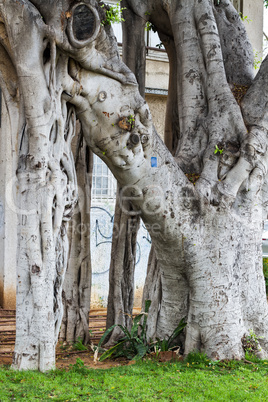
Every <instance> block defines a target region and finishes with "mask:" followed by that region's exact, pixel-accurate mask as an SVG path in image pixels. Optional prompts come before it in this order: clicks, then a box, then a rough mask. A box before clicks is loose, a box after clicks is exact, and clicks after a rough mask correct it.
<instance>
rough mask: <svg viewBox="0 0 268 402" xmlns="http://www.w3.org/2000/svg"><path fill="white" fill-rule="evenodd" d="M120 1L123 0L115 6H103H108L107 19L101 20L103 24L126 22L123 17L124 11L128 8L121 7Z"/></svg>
mask: <svg viewBox="0 0 268 402" xmlns="http://www.w3.org/2000/svg"><path fill="white" fill-rule="evenodd" d="M120 2H121V0H120V1H119V2H118V3H116V5H114V6H111V5H109V6H108V7H107V6H105V5H104V4H103V5H102V6H101V7H102V8H104V7H107V10H106V17H105V20H103V21H101V25H102V26H104V25H111V24H119V23H120V22H125V20H124V18H123V17H122V11H123V10H125V9H126V8H125V7H123V8H120Z"/></svg>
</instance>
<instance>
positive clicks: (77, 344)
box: [73, 338, 87, 350]
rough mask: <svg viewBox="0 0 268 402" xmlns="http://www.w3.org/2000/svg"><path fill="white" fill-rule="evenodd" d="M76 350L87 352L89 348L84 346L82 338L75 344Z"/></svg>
mask: <svg viewBox="0 0 268 402" xmlns="http://www.w3.org/2000/svg"><path fill="white" fill-rule="evenodd" d="M73 349H74V350H87V346H86V345H84V344H83V341H82V339H81V338H78V339H77V341H76V342H75V343H74V344H73Z"/></svg>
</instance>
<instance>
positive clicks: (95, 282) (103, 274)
mask: <svg viewBox="0 0 268 402" xmlns="http://www.w3.org/2000/svg"><path fill="white" fill-rule="evenodd" d="M113 225H114V205H112V204H110V203H108V202H107V203H106V204H103V205H93V206H92V207H91V235H90V246H91V261H92V298H93V299H94V302H95V303H96V304H97V305H99V306H103V307H105V306H106V305H107V298H108V289H109V268H110V255H111V247H112V236H113ZM150 249H151V238H150V235H149V233H148V231H147V230H146V228H145V226H144V225H143V224H142V225H141V226H140V229H139V232H138V238H137V251H136V253H137V254H136V266H135V289H136V290H138V289H142V288H143V285H144V281H145V276H146V271H147V261H148V256H149V252H150ZM93 304H94V303H93Z"/></svg>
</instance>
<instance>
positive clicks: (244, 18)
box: [239, 13, 252, 23]
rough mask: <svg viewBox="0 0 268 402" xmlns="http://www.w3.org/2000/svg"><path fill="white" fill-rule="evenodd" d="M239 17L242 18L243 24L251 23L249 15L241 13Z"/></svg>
mask: <svg viewBox="0 0 268 402" xmlns="http://www.w3.org/2000/svg"><path fill="white" fill-rule="evenodd" d="M239 16H240V18H241V20H242V21H243V22H248V23H249V22H251V21H252V20H250V19H249V18H248V16H247V15H243V14H242V13H239Z"/></svg>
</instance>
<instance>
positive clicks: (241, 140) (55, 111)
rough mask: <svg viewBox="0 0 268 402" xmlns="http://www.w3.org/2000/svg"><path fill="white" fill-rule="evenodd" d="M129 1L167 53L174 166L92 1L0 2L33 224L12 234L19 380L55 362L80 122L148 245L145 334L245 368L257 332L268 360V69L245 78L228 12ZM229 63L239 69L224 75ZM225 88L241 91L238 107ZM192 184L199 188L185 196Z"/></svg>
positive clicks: (206, 1) (245, 49) (23, 222)
mask: <svg viewBox="0 0 268 402" xmlns="http://www.w3.org/2000/svg"><path fill="white" fill-rule="evenodd" d="M129 4H130V6H131V7H132V10H133V11H134V12H135V13H136V14H137V15H139V13H143V15H144V13H145V12H147V13H146V15H149V14H148V12H149V13H150V20H151V21H152V22H153V23H154V25H155V26H160V25H161V26H162V30H163V34H165V35H168V36H170V37H171V38H172V41H173V44H172V47H171V49H170V51H169V52H170V53H172V54H173V58H172V60H174V63H175V65H176V70H174V71H177V85H176V90H177V110H176V111H175V116H178V119H177V125H174V126H172V129H171V130H170V131H171V132H175V135H176V139H177V140H176V141H173V139H172V141H171V139H170V138H169V144H175V143H176V144H177V145H176V150H175V156H173V155H172V154H171V153H170V151H169V150H168V149H167V147H166V146H165V145H164V144H163V142H162V140H161V139H160V138H159V137H158V135H157V133H156V132H155V129H154V126H153V123H152V120H151V115H150V111H149V109H148V106H147V104H146V103H145V101H144V99H143V98H142V97H141V95H140V93H139V90H138V84H137V81H136V79H135V76H134V74H133V73H132V72H131V71H130V70H129V69H128V68H127V66H126V65H125V64H124V63H123V62H122V61H121V60H120V57H119V54H118V52H117V47H116V41H115V38H114V36H113V33H112V30H111V27H110V26H109V25H107V24H103V25H101V21H103V20H104V19H105V9H103V8H102V7H100V5H99V2H97V1H95V0H87V1H84V2H83V3H72V4H69V2H67V1H63V0H62V1H61V4H60V7H59V4H58V3H55V2H53V4H51V3H50V2H48V1H38V0H35V1H32V2H29V1H26V0H25V1H23V0H17V1H15V0H14V1H13V0H11V1H10V2H9V3H8V4H7V3H6V2H4V1H0V12H1V16H2V20H3V24H4V26H5V30H6V34H5V35H2V38H3V40H2V42H3V41H4V38H7V40H8V46H5V49H6V51H7V53H8V54H9V57H10V60H11V62H12V63H13V65H14V66H15V70H16V75H17V79H18V81H19V91H20V94H21V99H22V100H21V102H22V103H20V104H21V105H23V106H22V110H23V111H24V113H23V118H22V121H23V120H24V121H25V124H24V125H23V124H22V125H21V126H22V127H24V130H23V132H22V136H23V139H22V148H21V153H20V163H19V168H18V179H19V193H20V202H21V208H23V209H24V210H26V211H28V212H27V214H26V213H23V214H22V216H21V218H20V226H19V230H20V244H19V253H18V275H19V278H18V307H17V311H18V320H17V322H18V324H17V340H16V354H15V357H16V358H15V364H14V366H15V367H16V368H20V369H22V368H40V369H41V370H46V369H48V368H51V367H53V364H54V354H55V343H56V339H57V333H58V330H59V325H60V321H61V314H62V312H61V310H60V307H59V306H60V289H61V285H62V280H63V276H64V272H65V268H66V262H67V261H66V257H67V244H66V243H67V242H66V240H67V236H66V220H67V219H68V218H69V215H70V212H71V209H72V205H73V204H74V202H75V184H76V181H75V174H74V164H73V162H72V158H71V151H70V141H71V137H72V133H73V131H74V129H73V127H74V123H73V122H74V119H75V115H74V113H75V114H76V116H77V117H78V118H79V120H80V122H81V125H82V129H83V133H84V138H85V141H86V143H87V145H88V146H89V147H90V148H91V149H92V151H93V152H95V153H96V154H97V155H98V156H100V157H101V158H102V159H103V161H104V162H105V163H106V164H107V165H108V167H109V168H110V169H111V170H112V172H113V174H114V176H115V177H116V178H117V180H118V183H119V185H120V187H121V188H122V198H123V200H126V199H127V200H128V201H130V200H131V203H132V206H133V209H134V210H135V212H136V213H137V214H139V215H140V216H141V218H142V220H143V222H144V224H145V225H146V227H147V229H148V231H149V233H150V235H151V238H152V243H153V246H154V249H155V255H156V258H157V260H158V264H159V267H160V268H159V275H160V276H159V278H160V279H159V283H161V294H160V293H159V292H156V297H157V298H158V300H159V304H160V307H159V308H158V309H157V308H156V309H155V310H154V311H153V314H152V316H151V318H150V325H149V328H148V336H151V337H153V336H159V337H160V338H164V337H165V336H168V335H170V334H171V332H172V331H173V329H174V328H175V327H176V325H177V324H178V322H179V321H180V319H181V318H182V317H186V320H187V322H188V325H187V329H186V333H185V340H184V348H185V353H186V354H187V353H189V352H190V351H191V350H193V349H199V350H202V351H205V352H206V353H207V354H208V356H209V357H211V358H214V359H226V358H227V359H231V358H238V359H240V358H242V357H243V356H244V351H243V348H242V342H241V338H242V337H243V335H244V334H245V333H248V331H249V330H250V329H252V330H253V331H254V332H255V333H256V335H257V336H258V337H263V338H262V339H260V344H261V347H262V349H261V351H260V356H267V351H268V339H267V329H268V328H267V326H268V310H267V301H266V294H265V284H264V278H263V273H262V258H261V257H262V256H261V233H262V221H263V217H264V215H263V211H264V206H265V207H266V205H267V198H266V195H267V191H266V190H265V189H266V184H265V185H264V183H265V180H266V174H267V128H268V124H267V109H266V104H267V101H268V99H266V98H267V96H268V95H267V93H268V91H267V89H268V88H267V85H268V81H267V78H266V77H267V70H268V62H267V60H265V61H264V62H263V64H262V66H261V68H260V72H259V73H258V75H257V76H256V78H253V72H252V68H251V66H252V51H251V50H250V47H249V45H248V41H247V37H246V34H245V30H244V28H243V25H242V23H241V21H240V20H239V17H238V15H237V13H236V11H235V10H234V8H233V7H232V5H231V4H230V2H229V1H228V0H222V1H221V2H220V4H219V5H217V6H214V2H212V1H210V0H198V1H197V0H196V1H195V0H192V1H189V0H187V1H186V0H182V1H171V0H165V1H164V0H163V1H157V2H149V1H143V2H141V1H137V2H132V1H129ZM163 11H164V12H163ZM15 22H16V23H15ZM26 39H27V40H26ZM5 40H6V39H5ZM228 41H229V43H235V44H237V46H234V47H233V48H231V46H228ZM48 43H49V46H48ZM240 44H241V46H240ZM225 45H226V46H225ZM172 49H173V50H172ZM232 55H233V57H236V60H238V61H237V63H238V64H232V63H230V60H232ZM48 56H49V57H48ZM226 60H227V61H228V62H227V61H226ZM239 60H240V61H239ZM238 66H239V68H238ZM1 68H2V66H1ZM174 68H175V67H174ZM232 68H235V69H237V71H236V73H234V72H233V71H232ZM1 74H2V76H4V74H3V72H2V73H1ZM233 80H239V85H242V84H243V85H247V86H250V88H249V90H248V92H247V94H246V96H245V97H244V99H243V102H242V104H241V108H240V106H239V105H238V104H237V102H236V100H235V98H234V96H233V94H232V92H231V89H230V87H232V85H234V84H235V83H236V82H233ZM4 81H5V79H4ZM219 83H220V85H219ZM173 96H174V94H173ZM7 103H8V102H7ZM41 110H42V111H44V112H42V113H41V114H40V111H41ZM56 122H57V124H56ZM130 123H131V124H130ZM176 126H177V127H179V130H178V131H176V130H175V128H174V127H176ZM64 128H65V131H64ZM216 145H217V147H218V148H219V149H223V152H222V153H220V152H217V153H215V148H216ZM190 173H195V174H198V175H199V176H200V178H199V180H198V181H197V183H196V185H195V186H194V184H193V183H191V182H190V181H189V180H188V177H187V175H186V174H188V175H189V174H190ZM33 194H34V196H33ZM31 211H34V213H33V214H30V213H29V212H31ZM154 280H156V277H155V276H154ZM155 283H156V282H155ZM156 286H158V285H157V284H156ZM157 289H158V288H157ZM54 295H55V298H54ZM153 302H154V300H153Z"/></svg>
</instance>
